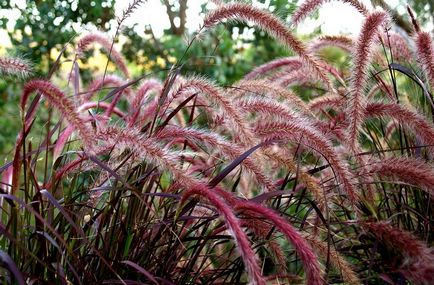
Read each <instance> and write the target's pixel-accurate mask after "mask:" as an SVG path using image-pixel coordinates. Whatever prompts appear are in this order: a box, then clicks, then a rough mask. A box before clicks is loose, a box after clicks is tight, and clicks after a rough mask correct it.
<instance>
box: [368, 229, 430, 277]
mask: <svg viewBox="0 0 434 285" xmlns="http://www.w3.org/2000/svg"><path fill="white" fill-rule="evenodd" d="M363 226H364V227H365V228H366V229H367V230H368V231H369V232H370V233H371V234H372V235H374V237H375V238H376V239H377V240H379V241H380V242H381V243H383V244H385V245H386V246H387V248H388V249H389V250H390V251H391V252H393V254H394V255H397V259H398V260H397V261H398V262H399V263H400V264H399V268H398V270H399V271H400V272H401V273H402V274H403V275H404V276H405V277H406V278H407V279H409V280H410V281H412V282H414V284H422V285H429V284H433V282H434V252H433V251H432V249H430V248H428V247H427V245H426V244H425V243H424V242H422V241H420V240H418V239H417V238H416V237H415V236H414V235H413V234H411V233H409V232H407V231H404V230H401V229H398V228H395V227H392V226H391V225H390V224H388V223H386V222H376V223H364V224H363Z"/></svg>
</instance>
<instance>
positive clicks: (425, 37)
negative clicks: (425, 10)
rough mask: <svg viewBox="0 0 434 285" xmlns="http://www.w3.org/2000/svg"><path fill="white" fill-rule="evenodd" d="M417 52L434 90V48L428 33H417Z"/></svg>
mask: <svg viewBox="0 0 434 285" xmlns="http://www.w3.org/2000/svg"><path fill="white" fill-rule="evenodd" d="M415 37H416V52H417V56H418V59H419V61H420V63H421V65H422V67H423V69H424V71H425V74H426V75H427V78H428V80H429V83H430V85H431V88H432V89H434V46H433V42H432V38H431V35H430V34H429V33H428V32H423V31H419V32H417V33H416V36H415Z"/></svg>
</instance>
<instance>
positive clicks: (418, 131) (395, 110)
mask: <svg viewBox="0 0 434 285" xmlns="http://www.w3.org/2000/svg"><path fill="white" fill-rule="evenodd" d="M365 112H366V114H365V117H366V118H369V117H370V118H376V117H390V118H392V119H394V120H395V121H397V122H399V123H400V124H402V125H404V126H406V127H407V129H408V130H409V131H412V132H414V134H415V135H416V136H417V137H418V138H420V139H421V140H422V141H423V142H424V143H425V144H426V145H427V146H428V149H430V150H432V149H433V147H432V146H433V145H434V126H433V125H432V124H430V123H429V122H428V121H427V120H426V119H425V118H424V117H423V116H421V115H419V114H418V113H416V112H414V111H412V110H410V109H408V108H406V107H404V106H402V105H399V104H395V103H370V104H368V105H367V106H366V111H365ZM431 152H432V151H431Z"/></svg>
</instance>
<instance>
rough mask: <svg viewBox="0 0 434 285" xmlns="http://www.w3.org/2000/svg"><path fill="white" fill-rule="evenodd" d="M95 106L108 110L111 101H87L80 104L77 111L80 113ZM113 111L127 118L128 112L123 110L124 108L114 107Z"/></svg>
mask: <svg viewBox="0 0 434 285" xmlns="http://www.w3.org/2000/svg"><path fill="white" fill-rule="evenodd" d="M94 108H97V109H103V110H106V109H108V108H110V103H107V102H87V103H84V104H82V105H80V106H79V107H78V108H77V112H79V113H80V112H83V111H87V110H89V109H94ZM112 113H113V114H115V115H117V116H119V117H121V118H125V116H126V114H125V113H124V112H122V110H121V109H119V108H117V107H115V108H113V110H112Z"/></svg>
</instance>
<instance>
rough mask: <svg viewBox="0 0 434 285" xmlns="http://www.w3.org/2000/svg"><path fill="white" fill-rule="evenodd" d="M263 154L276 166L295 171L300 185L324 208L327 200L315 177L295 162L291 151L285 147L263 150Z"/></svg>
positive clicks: (319, 206)
mask: <svg viewBox="0 0 434 285" xmlns="http://www.w3.org/2000/svg"><path fill="white" fill-rule="evenodd" d="M264 154H265V156H266V157H268V158H269V159H270V160H272V161H274V162H275V163H276V165H277V166H278V167H284V168H286V170H287V171H290V172H292V173H297V176H298V179H299V180H300V182H301V185H304V186H305V187H306V189H307V190H308V191H309V192H310V193H312V195H313V197H314V198H315V202H316V203H317V204H318V208H320V209H324V207H325V206H326V205H327V202H326V199H325V197H324V194H323V190H322V188H321V185H320V184H319V182H318V181H317V180H316V179H315V177H313V176H311V175H310V174H309V173H307V172H306V171H305V170H303V169H302V168H300V167H299V166H298V165H297V163H296V162H295V161H294V160H293V159H292V158H291V157H292V156H294V155H293V154H292V153H290V152H289V151H287V150H285V149H279V150H278V152H277V151H269V150H264Z"/></svg>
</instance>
